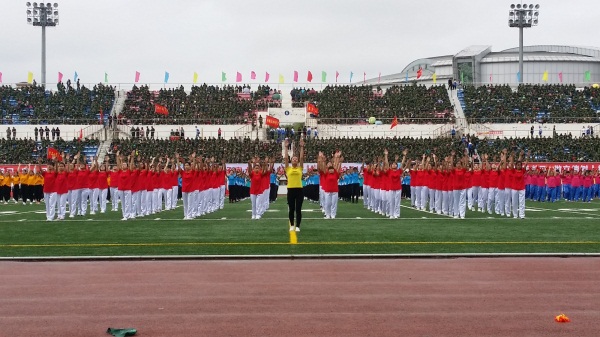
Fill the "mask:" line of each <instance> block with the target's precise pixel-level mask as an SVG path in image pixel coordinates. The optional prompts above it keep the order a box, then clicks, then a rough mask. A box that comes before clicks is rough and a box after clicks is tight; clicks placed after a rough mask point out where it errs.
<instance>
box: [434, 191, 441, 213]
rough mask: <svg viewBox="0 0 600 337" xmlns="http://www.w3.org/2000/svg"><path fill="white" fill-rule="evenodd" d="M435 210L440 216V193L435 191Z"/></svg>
mask: <svg viewBox="0 0 600 337" xmlns="http://www.w3.org/2000/svg"><path fill="white" fill-rule="evenodd" d="M435 210H436V211H437V214H442V191H441V190H435Z"/></svg>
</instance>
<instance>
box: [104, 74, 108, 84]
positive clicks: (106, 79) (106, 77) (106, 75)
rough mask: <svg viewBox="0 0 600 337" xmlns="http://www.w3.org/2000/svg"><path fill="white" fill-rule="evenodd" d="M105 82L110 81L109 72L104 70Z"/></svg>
mask: <svg viewBox="0 0 600 337" xmlns="http://www.w3.org/2000/svg"><path fill="white" fill-rule="evenodd" d="M104 83H108V73H107V72H104Z"/></svg>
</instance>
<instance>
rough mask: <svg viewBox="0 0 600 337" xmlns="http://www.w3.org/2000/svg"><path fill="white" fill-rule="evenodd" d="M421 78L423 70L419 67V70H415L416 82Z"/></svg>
mask: <svg viewBox="0 0 600 337" xmlns="http://www.w3.org/2000/svg"><path fill="white" fill-rule="evenodd" d="M421 76H423V68H421V67H420V66H419V70H417V80H418V79H419V78H421Z"/></svg>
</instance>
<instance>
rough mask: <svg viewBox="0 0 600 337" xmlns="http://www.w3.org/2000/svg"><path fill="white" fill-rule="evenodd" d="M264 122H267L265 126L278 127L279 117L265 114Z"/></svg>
mask: <svg viewBox="0 0 600 337" xmlns="http://www.w3.org/2000/svg"><path fill="white" fill-rule="evenodd" d="M265 124H267V126H270V127H272V128H274V129H275V128H278V127H279V119H277V118H275V117H272V116H267V118H266V119H265Z"/></svg>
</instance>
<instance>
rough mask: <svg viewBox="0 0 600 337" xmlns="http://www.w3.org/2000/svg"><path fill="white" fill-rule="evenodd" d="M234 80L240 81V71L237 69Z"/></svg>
mask: <svg viewBox="0 0 600 337" xmlns="http://www.w3.org/2000/svg"><path fill="white" fill-rule="evenodd" d="M235 81H236V82H238V83H239V82H241V81H242V73H240V72H239V71H238V72H237V74H236V75H235Z"/></svg>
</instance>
